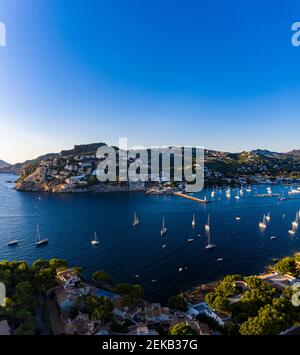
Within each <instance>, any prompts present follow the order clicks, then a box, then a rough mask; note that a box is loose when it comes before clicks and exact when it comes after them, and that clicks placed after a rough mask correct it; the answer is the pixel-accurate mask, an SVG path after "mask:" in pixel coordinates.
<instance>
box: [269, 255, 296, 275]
mask: <svg viewBox="0 0 300 355" xmlns="http://www.w3.org/2000/svg"><path fill="white" fill-rule="evenodd" d="M273 268H274V270H275V271H277V272H279V273H280V274H289V275H292V276H297V263H296V257H286V258H283V259H281V260H279V261H278V262H277V263H276V264H275V265H274V267H273Z"/></svg>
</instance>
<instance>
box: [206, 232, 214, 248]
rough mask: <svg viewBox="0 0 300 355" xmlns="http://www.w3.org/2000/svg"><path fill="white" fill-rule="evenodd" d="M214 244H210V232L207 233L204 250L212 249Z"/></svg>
mask: <svg viewBox="0 0 300 355" xmlns="http://www.w3.org/2000/svg"><path fill="white" fill-rule="evenodd" d="M215 247H216V246H215V244H212V243H211V241H210V233H209V234H208V238H207V246H206V247H205V249H206V250H211V249H214V248H215Z"/></svg>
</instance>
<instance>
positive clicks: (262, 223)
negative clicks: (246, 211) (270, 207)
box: [259, 215, 267, 229]
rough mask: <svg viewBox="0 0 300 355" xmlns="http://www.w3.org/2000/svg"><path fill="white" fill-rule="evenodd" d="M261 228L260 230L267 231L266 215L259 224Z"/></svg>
mask: <svg viewBox="0 0 300 355" xmlns="http://www.w3.org/2000/svg"><path fill="white" fill-rule="evenodd" d="M259 228H260V229H266V228H267V221H266V215H264V218H263V220H262V222H259Z"/></svg>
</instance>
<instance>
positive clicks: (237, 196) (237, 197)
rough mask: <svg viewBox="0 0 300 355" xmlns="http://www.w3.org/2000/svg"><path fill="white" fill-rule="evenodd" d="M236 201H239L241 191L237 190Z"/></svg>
mask: <svg viewBox="0 0 300 355" xmlns="http://www.w3.org/2000/svg"><path fill="white" fill-rule="evenodd" d="M235 199H236V200H239V199H240V195H239V190H237V192H236V195H235Z"/></svg>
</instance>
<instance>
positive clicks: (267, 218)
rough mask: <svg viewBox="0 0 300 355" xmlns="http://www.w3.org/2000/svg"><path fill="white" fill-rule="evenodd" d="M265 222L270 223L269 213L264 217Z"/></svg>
mask: <svg viewBox="0 0 300 355" xmlns="http://www.w3.org/2000/svg"><path fill="white" fill-rule="evenodd" d="M266 221H267V222H268V223H269V222H270V221H271V213H270V212H269V213H268V214H267V215H266Z"/></svg>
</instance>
